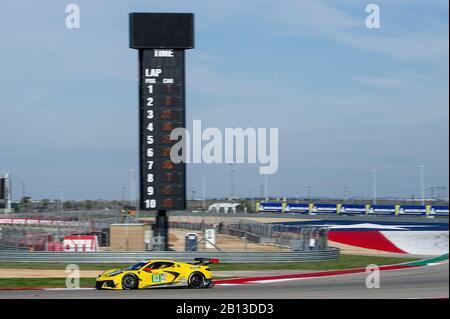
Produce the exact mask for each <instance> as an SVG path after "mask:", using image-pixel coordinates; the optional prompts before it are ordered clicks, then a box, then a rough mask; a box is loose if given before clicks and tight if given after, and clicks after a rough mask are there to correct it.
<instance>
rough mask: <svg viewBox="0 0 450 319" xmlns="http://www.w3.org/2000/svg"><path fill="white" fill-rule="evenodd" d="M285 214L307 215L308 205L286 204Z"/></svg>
mask: <svg viewBox="0 0 450 319" xmlns="http://www.w3.org/2000/svg"><path fill="white" fill-rule="evenodd" d="M285 212H286V213H291V214H309V204H287V205H286V210H285Z"/></svg>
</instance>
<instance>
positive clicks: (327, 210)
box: [312, 204, 338, 214]
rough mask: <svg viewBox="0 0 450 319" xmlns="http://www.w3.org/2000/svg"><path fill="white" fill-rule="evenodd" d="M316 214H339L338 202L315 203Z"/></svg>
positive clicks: (314, 210) (314, 211)
mask: <svg viewBox="0 0 450 319" xmlns="http://www.w3.org/2000/svg"><path fill="white" fill-rule="evenodd" d="M312 212H313V213H314V214H337V212H338V205H337V204H315V205H313V211H312Z"/></svg>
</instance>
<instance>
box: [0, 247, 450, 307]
mask: <svg viewBox="0 0 450 319" xmlns="http://www.w3.org/2000/svg"><path fill="white" fill-rule="evenodd" d="M368 275H369V274H368V273H366V271H365V269H349V270H340V271H324V272H316V273H307V274H298V275H295V274H289V275H279V276H271V277H259V278H241V279H229V280H218V281H217V282H216V286H215V287H214V288H212V289H199V290H191V289H185V288H154V289H147V290H135V291H99V290H95V289H92V288H81V289H63V288H61V289H58V288H56V289H43V290H39V289H34V290H1V291H0V299H31V298H33V299H168V298H170V299H249V298H252V299H255V298H256V299H310V298H312V299H321V298H323V299H346V298H350V299H388V298H393V299H407V298H419V299H422V298H426V299H428V298H432V299H434V298H438V299H441V298H449V266H448V255H446V256H442V257H440V258H434V259H427V260H424V261H419V262H412V263H405V264H399V265H393V266H382V267H380V285H379V288H372V289H369V288H367V286H366V280H367V277H368Z"/></svg>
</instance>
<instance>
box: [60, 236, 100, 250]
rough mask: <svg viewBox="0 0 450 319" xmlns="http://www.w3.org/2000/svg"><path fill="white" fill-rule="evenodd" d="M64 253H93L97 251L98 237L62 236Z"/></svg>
mask: <svg viewBox="0 0 450 319" xmlns="http://www.w3.org/2000/svg"><path fill="white" fill-rule="evenodd" d="M63 245H64V251H65V252H95V251H99V245H98V237H97V236H94V235H72V236H64V243H63Z"/></svg>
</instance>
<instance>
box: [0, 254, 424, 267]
mask: <svg viewBox="0 0 450 319" xmlns="http://www.w3.org/2000/svg"><path fill="white" fill-rule="evenodd" d="M416 260H418V259H417V258H394V257H372V256H357V255H341V258H339V259H338V260H334V261H319V262H282V263H241V264H235V263H221V264H214V265H212V266H211V268H212V270H213V271H233V270H338V269H347V268H360V267H366V266H367V265H369V264H376V265H379V266H382V265H391V264H397V263H403V262H408V261H416ZM66 266H67V264H64V263H9V262H6V263H0V269H49V270H53V269H59V270H64V269H65V267H66ZM78 266H79V267H80V269H81V270H106V269H111V268H124V267H126V266H128V265H125V264H78Z"/></svg>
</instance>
